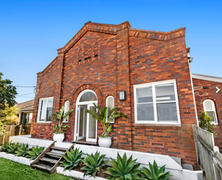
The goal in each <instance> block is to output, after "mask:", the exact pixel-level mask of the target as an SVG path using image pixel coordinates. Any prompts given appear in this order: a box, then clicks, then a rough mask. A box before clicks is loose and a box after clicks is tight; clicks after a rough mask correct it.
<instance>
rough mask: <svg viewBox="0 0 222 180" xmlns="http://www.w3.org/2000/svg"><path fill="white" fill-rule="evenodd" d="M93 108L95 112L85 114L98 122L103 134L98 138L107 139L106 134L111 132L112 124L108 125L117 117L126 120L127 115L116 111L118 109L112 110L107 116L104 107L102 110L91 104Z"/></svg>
mask: <svg viewBox="0 0 222 180" xmlns="http://www.w3.org/2000/svg"><path fill="white" fill-rule="evenodd" d="M93 105H94V106H95V108H96V109H95V110H87V113H89V114H91V115H92V117H93V118H94V119H96V120H99V121H100V123H101V125H102V128H103V133H102V135H101V136H100V137H107V136H108V134H109V133H110V132H111V131H112V124H111V123H110V122H111V121H112V120H113V119H115V118H118V117H124V118H126V119H128V117H127V115H126V114H124V113H121V112H119V111H117V110H118V109H119V108H120V107H115V108H113V109H112V110H111V111H110V113H109V114H107V111H108V108H107V107H105V108H104V109H103V108H102V107H101V106H97V105H96V104H94V103H93Z"/></svg>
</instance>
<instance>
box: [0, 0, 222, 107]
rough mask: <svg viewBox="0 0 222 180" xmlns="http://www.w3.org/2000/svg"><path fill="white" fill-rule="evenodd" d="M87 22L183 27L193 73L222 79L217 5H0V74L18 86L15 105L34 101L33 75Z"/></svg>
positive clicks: (59, 1)
mask: <svg viewBox="0 0 222 180" xmlns="http://www.w3.org/2000/svg"><path fill="white" fill-rule="evenodd" d="M88 21H91V22H97V23H107V24H120V23H122V22H125V21H129V22H130V24H131V27H132V28H137V29H146V30H155V31H172V30H174V29H177V28H181V27H186V35H185V38H186V45H187V46H188V47H190V48H191V52H190V56H191V57H193V58H194V59H193V62H192V63H191V69H192V73H197V74H205V75H211V76H219V77H222V56H221V53H222V1H221V0H208V1H205V0H201V1H195V0H192V1H191V0H186V1H183V0H175V1H171V0H167V1H166V0H163V1H160V0H155V1H154V0H153V1H150V0H146V1H141V0H127V1H125V0H118V1H116V0H113V1H106V0H91V1H90V0H84V1H80V0H79V1H76V0H44V1H43V0H14V1H13V0H0V72H2V73H3V74H4V75H3V79H10V80H12V81H13V83H12V84H13V85H14V86H17V92H18V95H17V96H16V101H17V102H19V103H21V102H25V101H28V100H31V99H34V97H35V91H34V88H33V86H36V80H37V74H36V73H38V72H40V71H43V70H44V68H45V67H46V66H48V64H49V63H50V62H51V61H52V60H53V59H54V58H55V57H56V56H57V49H59V48H61V47H63V46H64V45H65V44H66V43H67V42H68V41H69V40H70V39H71V38H72V37H73V36H74V35H75V34H76V33H77V32H78V31H79V30H80V29H81V28H82V26H84V24H85V23H86V22H88ZM20 86H22V87H20Z"/></svg>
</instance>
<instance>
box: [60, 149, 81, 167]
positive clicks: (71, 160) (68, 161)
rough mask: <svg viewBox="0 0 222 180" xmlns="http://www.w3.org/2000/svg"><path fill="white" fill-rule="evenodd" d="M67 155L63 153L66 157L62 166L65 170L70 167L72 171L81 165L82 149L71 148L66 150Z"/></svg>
mask: <svg viewBox="0 0 222 180" xmlns="http://www.w3.org/2000/svg"><path fill="white" fill-rule="evenodd" d="M66 153H67V155H62V157H63V158H64V159H65V160H64V161H61V162H60V164H61V166H63V167H64V170H66V169H69V171H71V170H72V169H73V168H75V167H77V166H79V165H80V163H81V162H82V160H83V159H84V158H82V151H79V149H77V148H76V149H75V151H74V150H73V149H71V150H70V151H66Z"/></svg>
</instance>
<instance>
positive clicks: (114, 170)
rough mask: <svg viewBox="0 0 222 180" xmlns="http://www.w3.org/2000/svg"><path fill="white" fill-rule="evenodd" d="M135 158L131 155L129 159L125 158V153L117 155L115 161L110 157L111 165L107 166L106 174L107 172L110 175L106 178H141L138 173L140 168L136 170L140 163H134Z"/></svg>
mask: <svg viewBox="0 0 222 180" xmlns="http://www.w3.org/2000/svg"><path fill="white" fill-rule="evenodd" d="M136 160H137V159H135V160H132V156H130V158H129V159H127V156H126V153H124V155H123V158H121V156H120V155H119V153H118V155H117V161H116V160H114V159H112V158H111V161H110V164H111V166H112V167H108V168H107V171H106V172H105V173H106V174H109V175H110V176H109V177H108V179H111V180H115V179H121V180H131V179H133V180H137V179H141V178H140V177H139V176H138V174H139V173H140V170H138V168H139V166H140V164H136Z"/></svg>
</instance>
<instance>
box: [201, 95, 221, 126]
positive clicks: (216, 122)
mask: <svg viewBox="0 0 222 180" xmlns="http://www.w3.org/2000/svg"><path fill="white" fill-rule="evenodd" d="M206 102H210V103H211V105H212V107H213V109H212V111H213V112H214V116H215V121H212V123H213V124H215V125H218V120H217V113H216V108H215V103H214V101H212V100H211V99H205V100H204V101H203V107H204V111H205V112H206V113H207V111H210V110H207V109H206V106H205V103H206Z"/></svg>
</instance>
